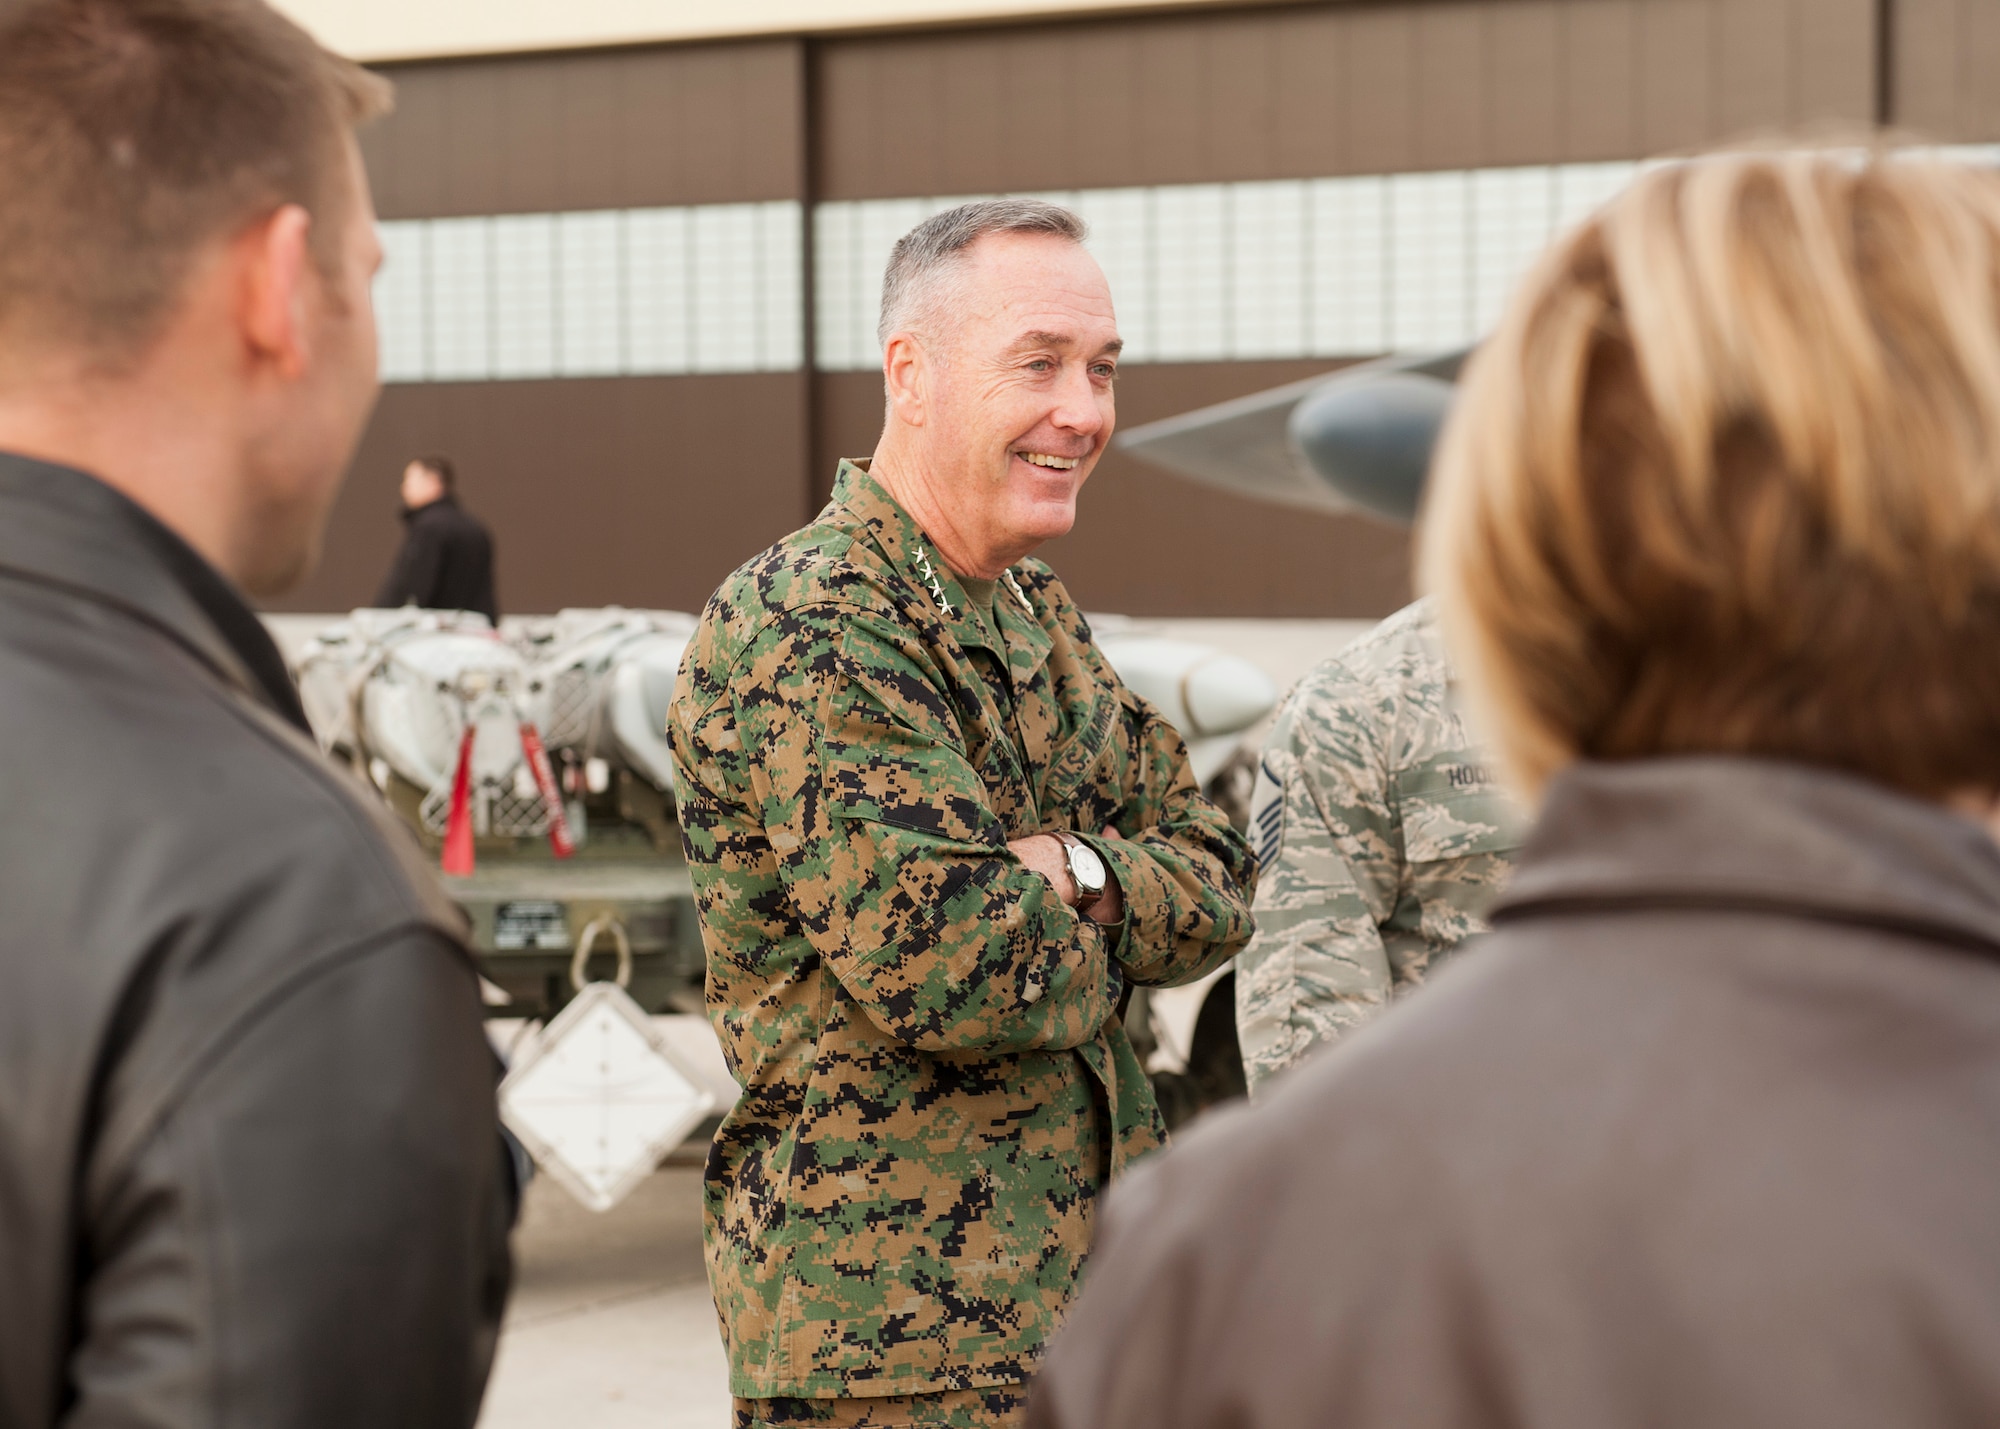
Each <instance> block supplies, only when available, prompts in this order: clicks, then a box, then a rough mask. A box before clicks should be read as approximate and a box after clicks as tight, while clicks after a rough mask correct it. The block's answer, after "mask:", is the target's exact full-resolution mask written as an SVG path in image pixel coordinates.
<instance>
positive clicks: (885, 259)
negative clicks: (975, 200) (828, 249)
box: [850, 198, 958, 371]
mask: <svg viewBox="0 0 2000 1429" xmlns="http://www.w3.org/2000/svg"><path fill="white" fill-rule="evenodd" d="M956 202H958V200H954V199H924V198H910V199H883V200H878V201H876V202H874V203H865V204H862V205H860V212H859V213H858V214H857V215H856V218H857V221H856V223H855V227H854V270H853V271H854V311H855V316H856V318H857V319H858V321H857V323H856V326H857V327H858V328H859V329H860V330H859V331H858V332H857V333H856V334H855V345H854V347H853V349H852V351H851V353H850V358H851V361H852V364H853V366H854V368H855V369H856V370H857V371H862V370H866V369H868V368H871V367H876V366H879V365H880V364H881V361H882V343H881V339H880V338H879V337H878V336H877V335H876V334H877V325H878V324H879V322H880V321H881V317H882V275H883V273H884V272H886V271H887V269H888V267H889V254H890V252H891V251H892V250H893V249H894V248H895V246H896V240H897V239H899V238H901V237H902V236H903V235H904V234H906V233H908V232H909V231H910V230H911V229H913V228H915V227H916V226H917V225H918V224H920V223H922V222H923V221H924V220H925V219H927V218H929V217H930V216H931V215H932V214H934V213H942V212H943V211H944V210H945V209H947V208H950V207H952V206H953V204H954V203H956Z"/></svg>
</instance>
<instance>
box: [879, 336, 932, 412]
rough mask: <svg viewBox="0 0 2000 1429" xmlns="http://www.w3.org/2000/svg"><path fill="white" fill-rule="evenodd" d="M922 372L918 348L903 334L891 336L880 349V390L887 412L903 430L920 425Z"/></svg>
mask: <svg viewBox="0 0 2000 1429" xmlns="http://www.w3.org/2000/svg"><path fill="white" fill-rule="evenodd" d="M925 368H926V361H925V354H924V349H923V346H922V344H920V343H919V342H918V341H917V340H916V338H915V337H913V336H911V335H910V334H909V333H906V332H899V333H894V334H891V336H890V338H889V341H888V342H887V343H886V344H885V345H884V346H883V348H882V386H883V389H884V390H885V391H886V392H887V393H888V395H889V410H890V412H891V413H893V414H894V415H895V417H896V419H897V420H898V421H900V422H901V423H902V424H903V425H904V426H906V427H921V426H922V425H923V424H924V407H925V402H924V396H925V394H924V378H925V376H926V371H925Z"/></svg>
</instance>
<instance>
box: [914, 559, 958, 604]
mask: <svg viewBox="0 0 2000 1429" xmlns="http://www.w3.org/2000/svg"><path fill="white" fill-rule="evenodd" d="M917 560H918V561H919V562H920V563H921V564H922V566H923V570H922V571H921V572H920V574H921V575H922V576H923V578H924V579H925V581H927V582H929V584H930V588H931V599H932V600H934V601H936V602H937V608H938V609H939V610H940V611H941V612H943V613H944V614H946V615H950V614H951V602H950V601H948V600H946V599H945V598H944V583H943V582H942V581H940V580H939V579H938V573H937V567H935V566H933V565H932V564H931V553H930V552H929V551H925V550H919V551H918V552H917Z"/></svg>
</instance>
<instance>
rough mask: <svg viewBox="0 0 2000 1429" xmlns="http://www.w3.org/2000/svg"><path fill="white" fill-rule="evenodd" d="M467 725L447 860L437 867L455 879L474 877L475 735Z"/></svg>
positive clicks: (447, 830) (447, 827)
mask: <svg viewBox="0 0 2000 1429" xmlns="http://www.w3.org/2000/svg"><path fill="white" fill-rule="evenodd" d="M474 733H475V730H474V727H473V726H472V725H470V724H468V725H467V726H466V727H465V734H464V735H463V737H461V738H460V739H459V741H458V772H457V773H456V774H453V775H452V776H451V812H450V814H449V815H447V816H446V818H445V822H444V857H443V858H442V859H440V860H439V861H438V867H439V868H441V869H442V870H444V872H446V873H448V874H450V875H452V876H453V877H454V878H470V877H471V876H472V867H473V852H472V736H473V734H474Z"/></svg>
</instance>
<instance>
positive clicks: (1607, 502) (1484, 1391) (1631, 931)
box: [1034, 154, 2000, 1429]
mask: <svg viewBox="0 0 2000 1429" xmlns="http://www.w3.org/2000/svg"><path fill="white" fill-rule="evenodd" d="M1996 280H2000V180H1996V179H1995V177H1994V176H1993V175H1991V174H1990V173H1983V172H1976V171H1973V170H1969V169H1959V170H1953V169H1947V168H1943V167H1940V166H1934V165H1930V164H1924V163H1917V162H1905V161H1899V160H1886V159H1884V160H1876V161H1872V162H1867V163H1858V162H1856V161H1855V160H1854V159H1853V158H1852V156H1851V155H1848V154H1835V155H1828V156H1823V157H1822V156H1815V155H1805V154H1794V155H1784V156H1762V155H1734V156H1728V157H1718V158H1711V159H1706V160H1701V161H1697V162H1694V163H1691V164H1687V165H1684V166H1680V167H1675V168H1669V169H1663V170H1660V171H1656V172H1653V173H1650V174H1648V175H1646V176H1644V177H1642V178H1640V179H1639V180H1638V181H1637V182H1636V183H1635V184H1634V186H1633V188H1632V189H1631V190H1630V191H1629V192H1627V193H1626V194H1625V195H1624V196H1623V197H1622V198H1620V199H1618V200H1616V201H1615V202H1613V203H1612V204H1611V205H1610V206H1609V207H1608V208H1607V209H1606V210H1605V211H1604V212H1602V213H1601V214H1600V215H1598V216H1597V217H1596V218H1594V219H1593V220H1591V221H1589V222H1587V223H1585V224H1584V225H1583V226H1582V227H1581V228H1580V229H1579V230H1578V231H1577V232H1575V233H1574V234H1573V235H1572V236H1570V237H1569V238H1567V239H1566V240H1564V241H1563V243H1562V244H1561V245H1560V246H1559V247H1558V249H1557V250H1556V251H1555V252H1554V253H1553V254H1552V255H1551V256H1550V257H1548V258H1547V259H1545V260H1544V261H1543V263H1542V265H1541V266H1540V267H1539V269H1538V270H1537V271H1536V273H1535V274H1534V276H1533V277H1532V278H1531V280H1530V282H1529V284H1528V288H1527V290H1526V292H1525V293H1524V294H1523V295H1521V296H1520V297H1519V298H1518V299H1517V300H1516V302H1515V305H1514V306H1513V308H1512V309H1511V310H1510V312H1509V314H1508V316H1507V317H1506V318H1505V319H1504V320H1503V322H1502V324H1501V326H1500V328H1499V330H1498V331H1497V332H1496V334H1495V335H1494V336H1493V338H1492V339H1491V340H1490V341H1489V342H1488V343H1487V345H1486V346H1485V347H1484V348H1482V350H1481V351H1480V353H1479V354H1478V356H1477V357H1475V358H1474V360H1473V365H1472V367H1471V369H1470V374H1469V376H1468V378H1467V380H1466V387H1465V390H1464V392H1463V394H1462V397H1461V400H1460V403H1459V406H1458V409H1457V411H1456V413H1455V414H1454V417H1453V419H1452V424H1451V426H1450V428H1449V430H1448V431H1447V433H1446V436H1445V441H1444V446H1443V449H1442V452H1441V455H1440V458H1439V464H1438V467H1437V469H1436V474H1435V483H1436V485H1435V489H1434V490H1433V492H1432V497H1431V506H1430V510H1429V514H1428V517H1427V520H1428V523H1429V525H1428V529H1427V531H1426V540H1425V548H1424V562H1423V564H1424V569H1425V574H1426V578H1427V581H1428V582H1429V584H1431V585H1432V587H1433V588H1434V589H1436V590H1437V592H1438V594H1439V598H1440V601H1441V604H1442V608H1443V613H1444V620H1445V629H1446V632H1447V635H1448V637H1450V639H1451V642H1452V646H1453V650H1454V653H1455V655H1456V656H1457V657H1458V659H1459V661H1460V668H1461V669H1463V670H1464V671H1465V673H1466V677H1467V680H1468V682H1469V684H1470V687H1471V691H1472V694H1473V696H1474V699H1475V702H1476V703H1477V704H1479V705H1481V706H1482V707H1483V708H1485V709H1487V710H1489V711H1491V713H1492V715H1493V720H1492V727H1493V729H1494V731H1495V734H1496V738H1497V742H1498V746H1499V750H1500V753H1501V755H1502V757H1503V760H1504V762H1505V765H1506V767H1507V768H1508V769H1509V770H1510V771H1511V772H1512V773H1513V774H1514V775H1516V776H1517V777H1518V778H1519V780H1520V783H1521V787H1522V788H1523V789H1524V791H1525V792H1526V793H1527V794H1528V795H1529V796H1530V797H1531V798H1534V799H1536V800H1538V801H1539V803H1540V819H1539V822H1538V824H1537V825H1536V828H1535V831H1534V834H1533V836H1532V838H1531V839H1530V841H1529V843H1528V845H1527V847H1526V848H1525V849H1524V850H1523V853H1522V856H1521V860H1520V863H1519V866H1518V869H1517V871H1516V873H1515V875H1514V877H1513V879H1512V881H1511V883H1510V884H1509V887H1508V889H1507V891H1506V892H1505V893H1503V894H1502V895H1501V897H1500V899H1499V901H1498V902H1497V904H1496V906H1495V913H1494V917H1495V924H1496V931H1495V932H1494V933H1493V934H1492V935H1491V936H1490V937H1489V938H1488V939H1487V940H1486V941H1485V943H1484V944H1483V945H1482V947H1481V949H1480V951H1479V953H1478V955H1477V956H1475V957H1472V958H1468V959H1465V960H1464V961H1462V962H1461V963H1459V964H1458V965H1456V966H1454V967H1452V968H1451V969H1449V970H1447V971H1446V972H1445V973H1444V974H1443V975H1442V976H1441V977H1440V978H1439V979H1438V980H1437V981H1436V983H1435V984H1434V985H1433V986H1432V987H1431V988H1429V989H1428V990H1427V991H1426V992H1425V994H1424V995H1423V996H1422V997H1421V998H1416V999H1413V1000H1412V1001H1410V1002H1409V1003H1407V1004H1406V1005H1404V1006H1401V1007H1398V1008H1395V1009H1393V1010H1392V1011H1391V1012H1390V1013H1389V1014H1388V1015H1387V1016H1385V1017H1384V1018H1382V1019H1381V1020H1380V1021H1378V1022H1377V1023H1375V1024H1373V1025H1371V1026H1369V1027H1367V1028H1365V1029H1363V1030H1361V1031H1360V1032H1358V1033H1356V1034H1355V1035H1354V1036H1352V1037H1350V1038H1347V1039H1345V1040H1344V1041H1343V1042H1342V1044H1341V1045H1340V1046H1338V1047H1337V1048H1335V1049H1334V1050H1333V1051H1332V1052H1331V1053H1330V1054H1329V1055H1327V1056H1326V1057H1324V1058H1321V1059H1318V1060H1317V1061H1315V1062H1314V1063H1313V1064H1312V1065H1310V1066H1307V1067H1305V1068H1302V1069H1300V1070H1299V1071H1298V1072H1297V1073H1295V1074H1293V1075H1292V1076H1290V1077H1288V1078H1287V1079H1286V1081H1285V1083H1284V1084H1283V1085H1281V1086H1279V1087H1277V1088H1274V1090H1273V1093H1272V1095H1271V1096H1270V1098H1269V1099H1268V1100H1267V1101H1266V1102H1264V1103H1263V1104H1262V1105H1260V1106H1259V1107H1258V1108H1256V1109H1255V1110H1253V1111H1252V1112H1250V1113H1249V1114H1247V1115H1239V1116H1233V1117H1224V1118H1219V1119H1217V1120H1215V1121H1213V1122H1211V1123H1209V1124H1207V1125H1206V1126H1205V1127H1203V1128H1201V1129H1200V1130H1198V1131H1197V1132H1196V1133H1195V1134H1194V1135H1192V1136H1191V1137H1190V1138H1189V1139H1188V1142H1187V1144H1186V1145H1185V1146H1184V1147H1183V1148H1181V1149H1180V1150H1178V1151H1176V1152H1173V1153H1170V1154H1169V1155H1168V1156H1167V1157H1165V1158H1163V1159H1162V1160H1160V1161H1156V1162H1154V1163H1153V1164H1151V1165H1149V1166H1148V1167H1146V1168H1143V1169H1142V1170H1141V1171H1140V1172H1139V1173H1138V1174H1137V1175H1136V1176H1135V1177H1134V1178H1133V1181H1132V1182H1131V1183H1130V1185H1129V1187H1128V1188H1127V1189H1126V1191H1125V1192H1124V1194H1122V1195H1120V1196H1115V1197H1114V1199H1113V1203H1112V1206H1111V1208H1110V1214H1109V1216H1108V1217H1107V1221H1106V1231H1107V1235H1106V1240H1105V1244H1104V1249H1103V1250H1102V1252H1101V1256H1100V1258H1099V1259H1098V1260H1097V1261H1095V1262H1093V1267H1092V1273H1093V1280H1092V1283H1091V1285H1090V1287H1089V1289H1088V1290H1087V1291H1086V1293H1085V1295H1084V1297H1083V1301H1082V1303H1081V1304H1080V1305H1079V1307H1078V1309H1077V1312H1076V1315H1075V1317H1074V1318H1073V1320H1072V1321H1071V1325H1070V1330H1069V1332H1068V1333H1067V1335H1066V1336H1065V1337H1064V1338H1063V1339H1062V1340H1061V1341H1059V1342H1058V1344H1057V1345H1056V1346H1055V1349H1054V1351H1053V1352H1052V1354H1051V1356H1050V1368H1049V1372H1048V1375H1047V1378H1046V1379H1045V1381H1044V1383H1043V1386H1042V1392H1041V1393H1040V1394H1039V1395H1038V1398H1037V1404H1036V1408H1035V1411H1034V1421H1035V1422H1036V1423H1038V1424H1040V1425H1044V1426H1053V1425H1062V1426H1077V1427H1078V1429H1081V1426H1090V1429H1125V1426H1139V1425H1144V1426H1147V1429H1161V1426H1165V1429H1172V1427H1173V1426H1182V1425H1190V1426H1192V1425H1201V1426H1223V1425H1228V1426H1231V1429H1278V1426H1284V1429H1292V1426H1297V1425H1304V1424H1339V1425H1343V1426H1354V1427H1355V1429H1376V1426H1381V1429H1387V1427H1388V1426H1398V1429H1401V1426H1408V1425H1419V1424H1421V1425H1426V1426H1488V1425H1490V1426H1496V1429H1497V1426H1502V1425H1536V1426H1541V1429H1586V1426H1587V1429H1604V1426H1615V1425H1642V1424H1664V1425H1697V1424H1699V1425H1721V1424H1745V1425H1747V1424H1756V1425H1762V1426H1800V1429H1805V1426H1812V1429H1847V1426H1852V1429H1863V1426H1867V1429H1874V1426H1880V1425H1885V1424H1895V1425H1898V1426H1946V1425H1966V1424H1991V1423H1996V1422H2000V1356H1996V1354H1995V1349H1996V1347H2000V1217H1997V1216H1995V1215H1994V1212H1993V1205H1994V1188H1995V1187H1996V1186H2000V846H1996V844H1995V841H1994V834H1995V830H1996V828H2000V464H1996V462H1995V460H1994V453H1995V452H1996V450H2000V281H1996ZM1190 1347H1198V1348H1196V1350H1195V1352H1189V1350H1190Z"/></svg>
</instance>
